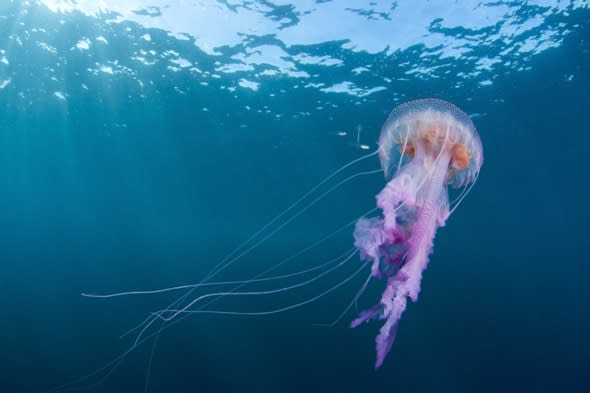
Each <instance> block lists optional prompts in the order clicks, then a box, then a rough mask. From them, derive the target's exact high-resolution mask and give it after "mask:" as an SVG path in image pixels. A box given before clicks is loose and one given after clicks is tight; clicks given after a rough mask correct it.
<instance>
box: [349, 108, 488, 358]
mask: <svg viewBox="0 0 590 393" xmlns="http://www.w3.org/2000/svg"><path fill="white" fill-rule="evenodd" d="M378 152H379V159H380V162H381V168H382V169H383V172H384V174H385V178H386V180H387V181H388V183H387V184H386V186H385V188H384V189H383V190H382V191H381V192H380V193H379V194H378V195H377V206H378V207H379V208H380V209H381V211H382V213H383V214H382V217H372V218H366V217H363V218H360V219H359V220H358V221H357V222H356V225H355V229H354V239H355V243H354V244H355V246H356V248H357V249H358V251H359V254H360V256H361V258H362V259H363V260H366V261H368V262H370V263H371V276H372V277H375V278H380V279H384V280H385V281H386V285H385V290H384V291H383V293H382V295H381V299H380V301H379V303H377V304H375V305H374V306H372V307H371V308H369V309H368V310H366V311H363V312H362V313H361V314H360V315H359V316H358V317H357V318H356V319H354V320H353V321H352V323H351V327H353V328H355V327H357V326H359V325H360V324H362V323H363V322H366V321H369V320H371V319H381V320H385V323H384V324H383V326H382V327H381V329H380V331H379V334H378V335H377V337H376V339H375V342H376V349H377V359H376V362H375V367H376V368H379V367H380V366H381V365H382V364H383V361H384V360H385V357H386V356H387V354H388V353H389V351H390V350H391V347H392V345H393V342H394V340H395V337H396V334H397V331H398V327H399V322H400V318H401V316H402V313H403V312H404V310H405V309H406V304H407V299H408V298H409V299H411V300H412V301H413V302H416V301H417V300H418V294H419V293H420V281H421V279H422V274H423V272H424V269H426V266H427V265H428V258H429V255H430V254H431V252H432V247H433V241H434V237H435V235H436V231H437V229H438V228H439V227H442V226H444V225H445V222H446V221H447V218H448V217H449V215H450V213H451V212H452V211H449V195H448V190H447V188H448V187H452V188H461V187H464V188H463V190H464V192H462V193H461V194H460V195H459V197H458V200H459V202H460V201H461V200H462V198H463V197H464V196H465V195H466V194H467V192H469V190H470V187H472V186H473V184H474V183H475V181H476V179H477V177H478V174H479V170H480V168H481V165H482V163H483V151H482V146H481V141H480V138H479V136H478V134H477V131H476V130H475V127H474V125H473V122H472V121H471V119H470V118H469V116H468V115H467V114H466V113H464V112H463V111H461V110H460V109H459V108H457V107H456V106H455V105H453V104H451V103H449V102H446V101H443V100H440V99H432V98H429V99H420V100H415V101H411V102H408V103H405V104H402V105H400V106H398V107H396V108H395V109H393V111H392V112H391V114H390V115H389V117H388V118H387V121H386V122H385V124H384V125H383V127H382V129H381V135H380V137H379V148H378ZM455 206H456V205H455Z"/></svg>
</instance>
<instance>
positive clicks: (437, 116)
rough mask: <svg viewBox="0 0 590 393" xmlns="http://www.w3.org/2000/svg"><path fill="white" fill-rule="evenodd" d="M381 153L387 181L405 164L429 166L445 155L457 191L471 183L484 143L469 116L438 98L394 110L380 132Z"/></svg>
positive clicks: (480, 163)
mask: <svg viewBox="0 0 590 393" xmlns="http://www.w3.org/2000/svg"><path fill="white" fill-rule="evenodd" d="M378 151H379V159H380V161H381V167H382V168H383V171H384V173H385V178H386V179H388V180H389V179H390V178H391V177H392V176H393V175H394V174H395V173H396V172H397V170H399V169H400V166H401V165H402V164H405V163H407V162H409V161H411V160H412V159H414V158H417V159H418V160H419V161H422V163H423V164H424V165H430V164H432V162H433V160H434V159H435V158H436V156H437V155H438V154H439V153H442V154H443V155H441V157H440V161H441V165H442V163H450V165H449V167H448V169H449V173H448V176H449V179H448V180H449V182H448V183H449V185H451V186H452V187H454V188H458V187H462V186H464V185H466V184H468V183H470V182H472V181H473V179H474V176H475V174H476V173H477V172H479V168H481V165H482V164H483V151H482V147H481V141H480V139H479V135H478V133H477V131H476V130H475V126H474V125H473V121H471V118H470V117H469V115H467V114H466V113H465V112H463V111H462V110H461V109H459V108H457V107H456V106H455V105H453V104H451V103H450V102H447V101H444V100H440V99H436V98H426V99H420V100H415V101H410V102H407V103H404V104H401V105H399V106H397V107H396V108H394V109H393V110H392V111H391V113H390V115H389V117H388V118H387V121H386V122H385V123H384V124H383V127H382V129H381V134H380V137H379V148H378ZM447 156H448V157H447ZM447 158H449V160H448V161H446V159H447Z"/></svg>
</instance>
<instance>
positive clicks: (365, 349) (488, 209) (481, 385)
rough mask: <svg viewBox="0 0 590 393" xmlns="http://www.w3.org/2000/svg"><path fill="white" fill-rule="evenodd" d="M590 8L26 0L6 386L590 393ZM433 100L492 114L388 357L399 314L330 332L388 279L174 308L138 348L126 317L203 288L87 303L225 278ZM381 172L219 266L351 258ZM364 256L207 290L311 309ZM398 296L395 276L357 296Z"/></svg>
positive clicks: (12, 192) (9, 17)
mask: <svg viewBox="0 0 590 393" xmlns="http://www.w3.org/2000/svg"><path fill="white" fill-rule="evenodd" d="M589 8H590V7H589V4H588V2H587V1H585V0H573V1H549V0H535V1H494V2H480V1H461V2H452V1H448V0H447V1H445V0H433V1H399V2H384V1H373V2H360V1H359V2H352V1H319V0H318V1H296V2H292V3H291V2H286V1H281V0H271V1H216V0H200V1H197V0H195V1H181V0H128V1H118V0H102V1H91V0H29V1H17V0H3V1H1V2H0V147H1V148H0V187H1V190H2V192H1V193H0V206H1V207H0V224H1V225H0V259H1V261H2V263H1V265H0V266H1V267H0V290H1V291H2V296H1V297H0V299H1V300H0V307H1V309H2V314H1V315H2V316H1V320H2V327H1V328H0V348H1V350H0V391H1V392H46V391H49V390H51V389H54V388H56V387H59V386H63V385H62V384H68V383H71V384H68V385H65V386H63V387H64V389H62V390H58V391H91V392H279V391H280V392H335V393H336V392H377V391H379V392H383V391H394V392H407V393H414V392H452V393H460V392H466V393H467V392H478V393H479V392H482V393H503V392H507V393H508V392H523V391H528V392H588V391H590V374H589V373H588V369H589V366H588V365H589V364H590V340H589V339H588V336H587V332H588V331H590V316H589V315H590V289H588V287H587V282H588V277H589V274H590V265H589V263H588V262H589V261H590V251H589V245H588V241H587V234H588V230H587V228H588V220H590V208H589V207H588V201H589V200H590V187H589V185H588V184H589V182H588V181H589V180H590V177H589V175H588V172H589V170H590V166H589V165H588V163H587V161H586V159H587V157H588V146H590V133H588V121H587V119H588V118H587V116H588V108H589V107H590V23H589V21H590V10H589ZM422 97H438V98H442V99H445V100H448V101H450V102H453V103H454V104H455V105H457V106H459V107H460V108H462V109H463V110H464V111H466V112H467V113H469V114H470V116H471V118H472V119H473V121H474V123H475V125H476V127H477V129H478V131H479V133H480V135H481V139H482V143H483V148H484V155H485V162H484V165H483V167H482V171H481V175H480V177H479V180H478V182H477V184H476V185H475V187H474V188H473V189H472V191H471V192H470V194H469V195H468V196H467V198H465V200H464V201H463V202H462V203H461V205H460V206H459V207H458V208H457V210H456V211H455V212H454V213H453V215H452V216H451V218H450V219H449V221H448V222H447V225H446V226H445V227H443V228H441V229H440V230H439V232H438V234H437V237H436V239H435V246H434V253H433V254H432V256H431V258H430V264H429V267H428V269H427V270H426V272H425V274H424V279H423V282H422V291H421V293H420V299H419V301H418V302H417V303H410V304H409V307H408V310H407V311H406V312H405V314H404V317H403V319H402V322H401V326H400V330H399V333H398V336H397V340H396V343H395V344H394V347H393V349H392V352H391V353H390V354H389V357H388V358H387V359H386V361H385V364H384V365H383V366H382V367H381V368H380V369H379V370H374V367H373V364H374V357H375V353H374V350H375V349H374V337H375V335H376V334H377V332H378V329H379V327H380V323H375V322H373V323H369V324H365V325H363V326H361V327H358V328H356V329H354V330H353V329H350V328H349V327H348V325H349V323H350V321H351V320H352V319H353V318H354V317H355V316H356V315H357V312H355V307H354V306H353V309H352V310H350V311H349V312H348V313H347V314H346V315H345V316H344V317H343V318H342V319H341V320H340V321H339V322H338V323H337V324H335V325H334V326H331V327H326V326H317V324H326V323H330V322H332V321H334V320H336V319H337V318H338V316H339V315H340V314H341V312H342V311H343V310H344V309H345V308H346V306H347V305H348V304H349V303H350V302H351V300H352V298H353V296H354V294H355V293H356V291H357V290H358V289H359V288H360V287H361V285H362V283H363V281H364V279H365V278H364V277H365V273H364V272H363V273H362V274H361V275H359V276H358V277H355V278H353V279H352V280H351V281H350V282H347V283H346V284H345V285H342V286H341V287H338V288H336V289H335V290H334V291H332V292H330V293H327V294H326V295H325V296H323V297H321V298H319V299H317V301H314V302H311V303H310V304H307V305H305V306H302V307H297V308H294V309H292V310H288V311H285V312H281V313H276V314H273V315H266V316H238V315H219V314H207V313H202V314H192V315H189V316H188V317H187V318H183V319H182V320H180V319H179V322H178V323H176V324H174V325H161V324H159V323H156V324H154V325H153V326H151V327H150V328H149V329H147V331H146V332H145V334H143V335H142V336H141V337H143V338H146V340H145V341H143V340H142V339H140V340H139V341H141V343H140V345H137V346H136V347H133V344H134V341H135V340H136V338H137V337H138V334H139V331H138V330H133V331H131V332H130V333H129V334H125V335H124V333H126V332H129V330H130V329H132V328H134V327H136V326H138V325H139V324H141V323H142V322H143V321H144V320H145V319H146V318H148V317H150V315H152V314H151V313H153V312H157V311H159V310H162V309H165V308H166V307H167V306H168V305H169V304H170V303H171V302H172V301H174V299H176V298H177V297H178V296H179V293H178V292H176V291H175V292H167V293H161V294H151V295H135V296H126V297H116V298H108V299H95V298H88V297H84V296H82V295H81V294H82V293H102V294H108V293H117V292H124V291H130V290H145V289H157V288H166V287H171V286H176V285H182V284H190V283H196V282H199V280H201V279H202V278H203V277H205V276H206V275H207V273H208V272H210V271H211V269H213V268H214V267H215V266H216V265H217V264H218V263H219V262H220V261H221V260H223V258H224V257H225V256H226V255H228V253H231V252H232V251H233V250H236V247H238V246H240V245H241V244H243V242H244V241H246V240H248V239H249V238H250V237H251V236H252V235H253V234H256V233H257V231H258V230H259V229H260V228H264V226H265V224H267V223H268V222H269V221H271V220H273V218H274V217H277V215H279V214H280V213H281V212H283V211H284V210H285V209H286V208H288V207H289V206H291V204H292V203H294V202H295V201H297V200H298V198H300V197H301V196H303V195H305V194H306V192H307V191H309V190H310V189H312V188H313V187H314V186H315V185H316V184H318V183H320V182H321V181H322V179H325V178H326V176H329V175H330V174H331V173H333V172H334V171H335V170H337V169H338V168H340V167H341V166H343V165H345V164H347V163H349V162H351V161H352V160H355V159H357V158H360V157H363V156H364V155H367V154H369V153H371V152H372V151H374V150H375V149H376V147H377V145H376V141H377V139H378V135H379V130H380V127H381V125H382V124H383V122H384V121H385V119H386V118H387V114H388V113H389V112H390V111H391V109H392V108H393V107H395V106H396V105H398V104H401V103H403V102H405V101H408V100H412V99H416V98H422ZM377 168H379V163H378V159H377V158H376V157H375V156H373V157H369V158H367V159H365V160H362V161H360V162H358V163H356V164H353V165H351V166H350V167H348V168H346V169H345V170H344V171H342V172H341V173H339V174H338V176H337V177H335V178H333V179H330V180H329V181H328V182H327V183H325V184H323V185H322V187H321V189H319V190H318V191H316V192H315V193H314V195H313V196H312V197H311V199H307V201H308V202H304V203H303V204H301V205H297V206H296V207H295V208H294V209H292V210H290V211H289V212H288V214H287V215H285V216H280V218H279V219H278V220H277V221H275V222H273V226H271V227H270V228H267V229H265V231H264V232H262V233H261V234H259V235H258V236H257V237H256V238H254V239H253V240H251V241H250V242H248V243H247V244H246V245H245V246H244V247H242V248H239V249H238V250H237V251H236V252H235V253H234V254H230V255H232V256H237V255H240V254H244V255H241V256H240V258H230V259H236V260H235V263H233V264H232V265H231V266H229V267H228V268H227V269H225V270H224V271H223V272H221V273H220V274H219V275H218V276H216V277H215V279H217V280H244V279H252V278H254V277H256V276H257V275H259V274H261V273H263V272H265V271H266V269H268V268H269V267H271V266H273V265H275V264H277V263H278V262H281V261H284V260H285V259H286V258H289V257H290V256H293V255H295V256H296V257H295V258H292V259H291V260H289V261H287V263H284V264H283V265H281V266H280V267H278V268H276V269H275V270H274V271H273V273H272V274H274V275H277V274H289V273H292V272H297V271H301V270H303V269H310V268H313V267H316V266H320V265H321V264H322V263H324V262H327V261H329V260H331V259H333V258H335V257H337V256H339V255H342V253H343V252H346V251H347V250H349V249H350V248H351V247H352V242H353V238H352V227H347V228H345V229H344V230H341V231H339V232H336V233H334V231H336V230H338V229H341V228H343V227H344V226H345V225H347V224H348V223H350V222H351V221H353V220H354V219H355V218H357V217H359V216H360V215H362V214H364V213H366V212H367V211H369V210H370V209H372V208H373V207H374V206H375V199H374V198H375V195H376V194H377V193H378V192H379V191H380V189H381V188H382V187H383V186H384V184H385V182H384V179H383V176H382V174H373V175H362V176H357V177H354V178H353V179H351V180H349V181H346V182H343V180H345V179H347V178H348V177H349V176H352V175H354V174H357V173H361V172H363V171H371V170H374V169H377ZM341 183H342V184H341ZM332 188H334V189H333V190H332V191H331V192H329V193H327V191H328V190H331V189H332ZM324 194H326V195H325V196H324V197H322V198H321V199H318V201H317V203H314V204H313V205H312V206H310V207H309V208H308V209H306V210H304V211H302V213H301V214H299V213H297V212H299V211H301V208H302V207H303V206H306V204H308V203H309V201H313V200H315V199H314V198H317V197H318V196H323V195H324ZM295 214H298V215H297V216H296V217H295V216H294V215H295ZM290 217H295V218H294V219H293V220H290ZM283 224H285V225H283ZM276 228H280V229H279V230H277V231H276V233H274V229H276ZM329 234H333V236H331V237H330V238H328V239H327V240H325V241H323V242H321V243H320V244H319V245H317V246H316V247H314V248H312V249H310V250H308V251H307V252H305V253H302V254H298V252H299V251H301V250H304V249H306V248H307V247H308V246H310V245H313V244H315V243H317V242H318V241H319V240H321V239H324V238H325V237H326V236H327V235H329ZM254 246H256V247H254ZM250 249H251V250H250ZM245 251H248V252H245ZM359 266H360V261H358V260H357V259H355V260H353V261H351V262H350V263H348V264H347V265H346V266H344V267H343V268H342V269H338V270H335V271H333V272H331V273H330V274H327V275H326V276H323V277H320V278H319V279H317V280H316V281H313V282H312V283H310V284H309V285H305V286H302V287H299V288H296V289H294V290H289V291H284V292H280V293H274V294H272V295H264V296H244V297H238V296H226V297H224V298H222V299H219V300H216V301H215V302H214V303H211V304H209V305H207V306H206V307H205V308H204V309H201V310H225V311H237V312H257V311H265V310H275V309H280V308H282V307H287V306H289V305H294V304H298V303H301V302H305V301H307V300H309V299H313V298H314V297H316V296H318V295H319V294H322V293H324V292H325V291H327V290H329V289H330V288H333V287H334V286H336V285H337V284H338V283H340V282H342V281H343V280H345V279H346V278H347V277H349V276H350V275H351V274H352V273H353V272H354V271H356V269H357V268H358V267H359ZM272 274H271V275H272ZM314 275H317V273H314V272H310V273H307V275H304V276H297V277H291V278H286V279H284V280H279V281H277V282H274V281H273V282H261V283H257V284H250V285H248V286H246V287H245V288H246V289H247V290H250V291H265V290H272V289H276V288H280V287H287V286H292V285H296V284H297V283H298V282H302V277H305V279H308V278H310V277H313V276H314ZM232 288H234V286H231V285H230V286H222V287H221V288H218V287H215V288H202V289H200V290H199V291H198V292H196V293H195V294H193V295H191V296H192V297H196V296H197V295H202V294H205V293H209V292H216V291H231V290H232ZM382 289H383V283H382V282H379V281H378V280H375V281H373V282H372V284H371V286H369V288H368V289H367V291H366V292H365V293H364V295H363V296H362V297H361V298H360V299H359V302H358V303H359V304H358V310H361V309H363V308H366V307H367V306H368V305H371V304H373V303H375V302H376V301H377V300H378V299H379V296H380V292H381V291H382ZM242 290H243V289H242ZM182 293H185V292H180V294H182ZM160 326H165V327H166V329H165V330H162V332H161V334H156V333H158V328H159V327H160ZM122 335H124V336H123V337H121V336H122ZM132 347H133V350H131V351H129V353H128V354H127V356H125V357H124V358H120V360H121V361H120V362H119V361H117V362H116V363H109V362H111V361H112V360H113V359H117V357H118V356H119V355H121V354H123V353H125V352H126V351H127V350H129V349H130V348H132ZM103 366H106V367H105V368H102V367H103ZM95 371H97V373H96V374H91V375H89V373H93V372H95Z"/></svg>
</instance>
